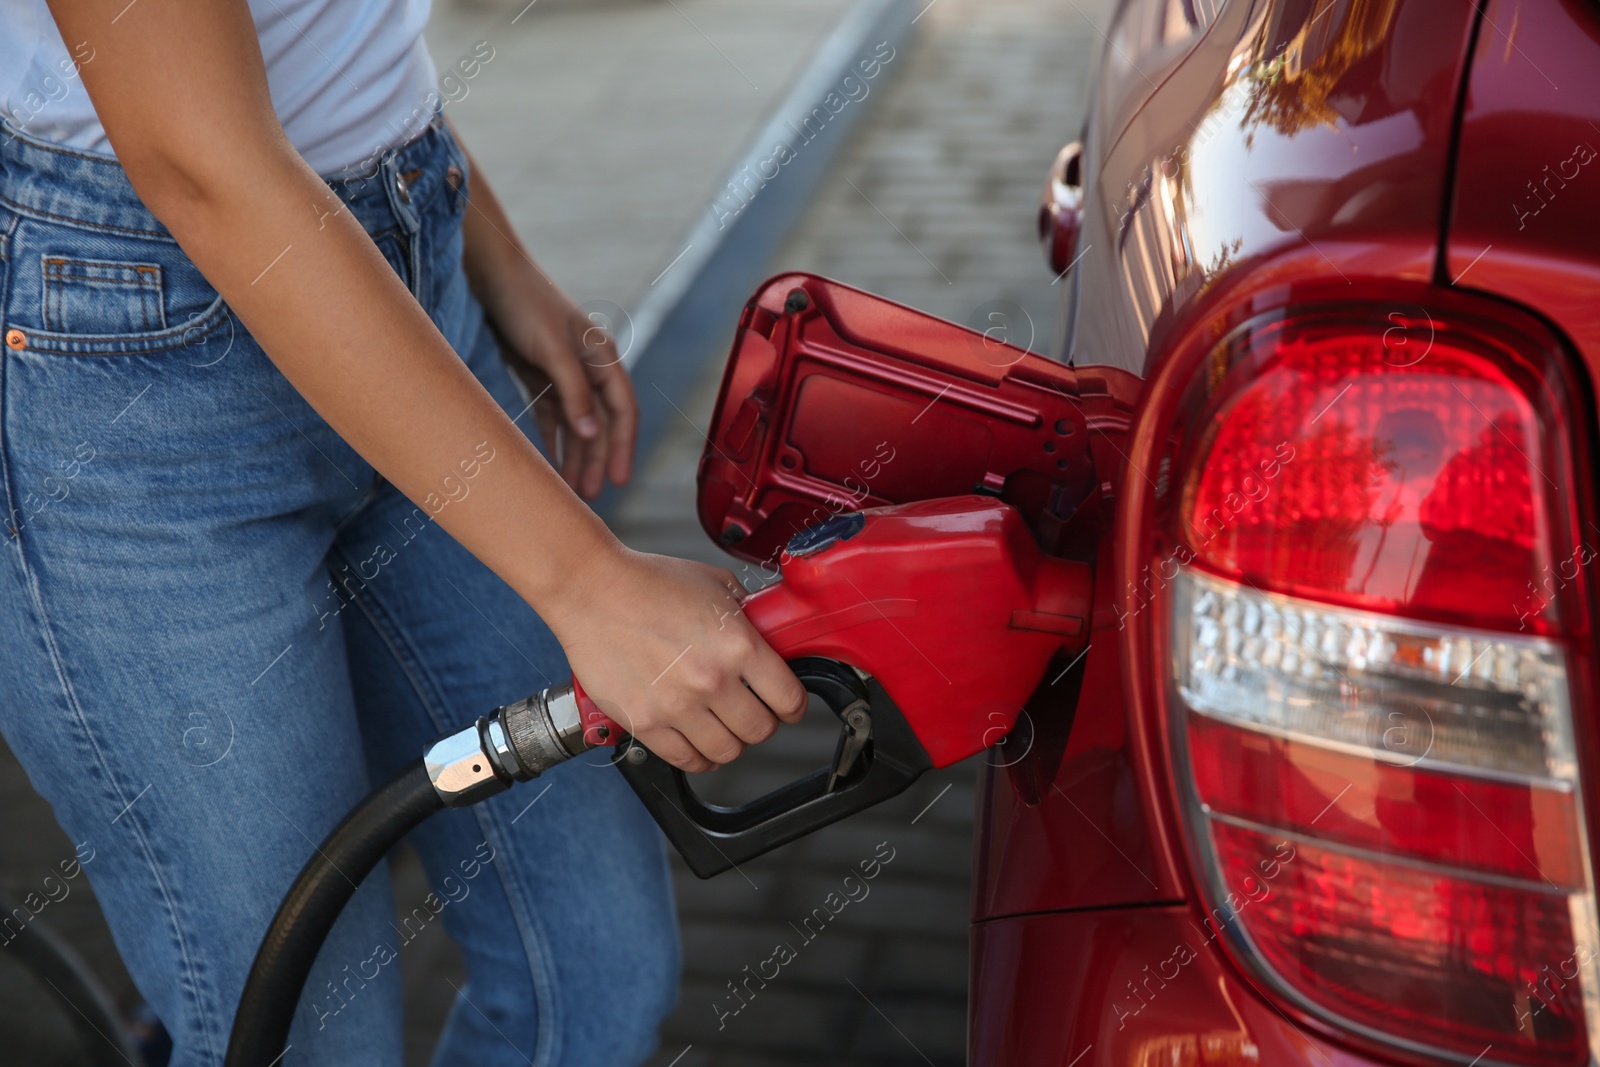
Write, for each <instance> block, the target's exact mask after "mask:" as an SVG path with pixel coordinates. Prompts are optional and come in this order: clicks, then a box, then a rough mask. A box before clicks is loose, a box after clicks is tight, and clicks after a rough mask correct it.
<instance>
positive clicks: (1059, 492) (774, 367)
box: [698, 273, 1139, 565]
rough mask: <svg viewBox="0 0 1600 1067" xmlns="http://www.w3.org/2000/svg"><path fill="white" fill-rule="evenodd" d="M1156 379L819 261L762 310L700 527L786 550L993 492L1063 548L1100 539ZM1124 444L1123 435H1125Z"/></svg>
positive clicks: (753, 304) (737, 372)
mask: <svg viewBox="0 0 1600 1067" xmlns="http://www.w3.org/2000/svg"><path fill="white" fill-rule="evenodd" d="M1138 388H1139V382H1138V380H1137V379H1136V378H1134V377H1132V376H1131V375H1128V374H1126V373H1124V372H1121V371H1118V370H1115V369H1112V368H1103V367H1096V368H1091V369H1085V370H1078V369H1074V368H1072V367H1068V366H1066V365H1064V364H1061V363H1057V362H1055V361H1053V360H1049V359H1046V358H1044V357H1042V356H1038V355H1035V354H1032V353H1030V352H1027V351H1026V350H1024V349H1021V348H1016V347H1014V346H1012V345H1008V344H1005V343H1003V342H1002V341H1000V340H998V339H996V338H995V337H993V336H990V335H986V334H983V333H979V332H977V331H975V330H970V329H967V328H966V327H963V326H959V325H957V324H955V323H952V322H947V321H945V320H943V319H937V318H934V317H933V316H931V315H927V314H924V313H923V312H920V311H915V310H913V309H911V308H908V307H905V306H903V305H901V304H896V303H894V302H892V301H889V300H885V299H883V298H882V297H877V296H873V295H872V294H870V293H865V292H862V291H861V290H859V289H853V288H851V287H850V286H847V285H842V284H840V283H839V282H835V281H830V280H829V279H826V278H821V277H818V276H816V275H811V274H798V273H797V274H782V275H779V276H777V277H776V278H773V279H771V280H770V281H768V282H767V283H766V284H765V285H763V286H762V287H761V289H760V291H759V292H757V293H756V295H755V296H754V297H753V298H752V299H751V301H750V302H749V303H748V304H747V305H746V306H745V309H744V314H743V315H742V316H741V318H740V321H739V329H738V333H737V334H736V335H735V338H734V343H733V353H732V355H731V356H730V357H729V360H728V368H727V371H726V373H725V374H724V376H723V379H722V389H721V392H720V394H719V395H718V397H717V406H716V411H715V414H714V415H713V418H712V424H711V430H710V433H709V435H708V437H707V445H706V450H705V454H704V455H703V457H702V458H701V461H700V476H699V503H698V506H699V514H700V522H701V525H702V526H704V527H705V530H706V532H707V533H708V534H710V535H711V537H712V538H713V539H714V540H716V541H717V542H719V543H720V544H722V545H723V546H724V547H725V548H727V549H728V550H729V551H730V552H732V553H734V554H735V555H738V556H741V557H743V558H745V559H748V560H751V561H756V562H762V563H765V564H768V565H772V564H775V563H777V562H779V557H780V556H781V554H782V552H783V549H784V546H785V545H787V543H788V542H789V540H790V538H791V537H793V536H794V535H795V534H796V533H799V532H800V531H802V530H805V529H807V528H809V527H812V526H815V525H816V524H817V523H819V522H822V521H824V520H826V519H827V518H829V517H830V516H832V515H834V514H837V513H840V512H847V511H854V510H857V509H860V508H865V507H873V506H879V505H885V504H901V503H909V502H912V501H918V500H930V499H934V498H938V497H953V496H963V495H969V494H974V493H976V494H982V495H987V496H994V497H998V498H1000V499H1001V500H1004V501H1006V502H1007V503H1010V504H1012V505H1014V506H1015V507H1016V508H1017V509H1018V510H1019V511H1021V512H1022V514H1023V517H1024V518H1025V519H1026V520H1027V522H1028V525H1029V526H1030V528H1031V529H1032V530H1033V532H1034V535H1035V536H1036V537H1037V538H1038V541H1039V545H1040V547H1041V548H1042V549H1043V550H1044V551H1045V552H1046V553H1047V554H1049V555H1053V556H1060V555H1074V554H1077V553H1078V552H1079V551H1082V552H1087V551H1090V550H1091V547H1090V546H1092V543H1093V537H1094V530H1093V529H1091V527H1092V526H1093V523H1092V522H1090V521H1089V520H1090V519H1091V518H1092V517H1093V515H1092V513H1095V512H1097V511H1098V506H1099V503H1100V493H1101V485H1102V482H1103V481H1104V480H1105V478H1106V476H1107V472H1109V471H1110V470H1112V469H1113V462H1114V460H1115V459H1116V456H1115V453H1114V452H1112V453H1111V454H1110V455H1105V456H1097V455H1096V454H1095V452H1096V449H1097V448H1108V446H1107V444H1106V442H1105V441H1104V440H1103V436H1102V435H1101V434H1099V433H1096V432H1095V431H1096V430H1099V429H1102V428H1112V427H1114V428H1115V429H1117V430H1120V429H1121V428H1123V427H1124V426H1125V425H1126V423H1127V417H1128V412H1129V409H1130V408H1131V406H1132V403H1133V401H1134V398H1135V397H1136V396H1137V392H1138ZM1108 451H1109V449H1108Z"/></svg>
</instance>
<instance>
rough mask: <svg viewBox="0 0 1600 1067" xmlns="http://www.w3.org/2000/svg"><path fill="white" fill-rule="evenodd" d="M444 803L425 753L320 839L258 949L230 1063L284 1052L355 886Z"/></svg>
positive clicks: (263, 1061)
mask: <svg viewBox="0 0 1600 1067" xmlns="http://www.w3.org/2000/svg"><path fill="white" fill-rule="evenodd" d="M444 806H445V805H444V801H443V799H441V797H440V795H439V792H438V790H437V789H435V788H434V784H433V781H432V780H431V779H430V778H429V776H428V771H427V768H426V767H425V766H424V765H423V761H422V760H420V759H419V760H417V761H415V762H414V763H411V764H408V765H407V766H406V768H405V769H404V770H402V771H401V772H400V773H399V774H397V775H395V776H394V777H393V778H391V779H389V781H387V782H385V783H384V784H383V785H381V786H379V787H378V788H376V789H374V790H373V791H372V792H371V793H369V794H367V798H366V799H365V800H363V801H362V802H361V803H360V804H358V805H356V807H355V808H353V809H352V810H351V811H350V814H349V815H346V816H345V818H344V821H343V822H341V823H340V824H339V825H338V826H337V827H335V828H334V830H333V832H332V833H330V834H329V835H328V837H327V839H326V840H324V841H323V842H322V845H321V847H319V848H318V849H317V852H316V855H314V856H312V857H311V861H310V862H309V863H307V864H306V865H305V867H304V868H303V869H302V870H301V871H300V876H299V877H298V878H296V879H295V882H294V885H293V886H292V887H291V888H290V890H289V894H288V895H287V896H286V897H284V898H283V903H282V904H281V905H279V907H278V914H277V915H276V916H274V917H273V920H272V926H271V927H270V928H269V929H268V931H267V935H266V937H265V938H263V939H262V942H261V948H260V949H259V950H258V951H257V952H256V959H255V963H254V964H253V965H252V966H251V968H250V977H249V978H248V979H246V981H245V986H244V995H243V996H241V997H240V998H239V1010H238V1012H237V1014H236V1015H235V1017H234V1022H233V1037H232V1038H231V1039H230V1040H229V1041H228V1057H227V1059H226V1060H225V1061H224V1067H272V1065H273V1064H276V1063H278V1062H279V1061H280V1060H281V1059H282V1058H283V1054H284V1053H285V1052H286V1051H287V1048H286V1046H287V1044H288V1041H289V1028H290V1025H291V1024H292V1023H293V1021H294V1012H295V1007H296V1006H297V1005H298V1004H299V1003H300V994H301V991H302V990H304V988H305V984H306V979H307V978H309V977H310V975H311V965H312V964H313V963H315V962H316V959H317V952H318V950H319V949H321V948H322V943H323V941H325V940H327V937H328V933H329V931H331V930H332V929H333V924H334V921H335V920H336V919H338V918H339V913H340V912H341V911H343V910H344V906H345V905H346V904H348V903H349V902H350V898H351V897H352V896H354V895H355V891H356V886H358V885H360V884H361V881H362V880H363V879H364V878H366V876H367V875H368V874H370V873H371V872H372V869H373V868H374V867H376V866H377V865H378V861H380V860H382V859H383V857H384V856H385V855H387V854H388V852H389V850H390V849H391V848H393V847H394V846H395V845H396V844H398V843H399V842H400V839H401V838H403V837H405V836H406V834H408V833H410V832H411V831H412V830H413V829H414V828H415V827H416V826H418V825H419V824H420V823H422V822H423V821H424V820H426V819H427V818H428V817H429V816H430V815H433V814H434V813H435V812H439V811H442V810H444Z"/></svg>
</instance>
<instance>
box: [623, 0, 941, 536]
mask: <svg viewBox="0 0 1600 1067" xmlns="http://www.w3.org/2000/svg"><path fill="white" fill-rule="evenodd" d="M916 13H917V3H916V2H915V0H858V2H857V3H856V5H855V6H854V7H852V8H851V10H850V11H849V13H848V14H846V15H845V17H844V19H843V20H842V21H841V22H840V23H839V25H838V26H837V27H836V28H835V29H834V31H833V32H832V33H830V34H829V35H828V37H827V39H826V40H824V41H823V43H822V45H821V47H820V48H818V49H817V53H816V55H815V56H813V57H812V59H811V61H810V62H809V63H808V64H807V66H806V68H805V69H804V70H803V71H802V72H801V74H800V77H799V78H798V79H796V81H795V84H794V87H793V88H792V89H790V90H789V92H788V94H787V95H786V96H785V97H784V99H783V101H782V102H781V103H780V104H779V105H778V106H777V108H776V109H774V111H773V112H772V114H771V115H770V116H769V117H768V119H767V121H766V122H765V123H764V124H763V126H762V128H761V131H760V132H759V133H757V134H756V136H755V138H754V139H753V140H752V141H751V142H750V144H749V145H748V146H747V147H746V149H745V150H744V152H743V153H742V154H741V155H740V157H739V159H738V160H737V161H736V162H735V163H734V165H733V167H732V169H731V170H730V171H729V172H728V175H727V177H726V178H725V180H724V181H723V182H722V183H721V185H719V187H718V188H719V190H720V193H719V195H718V196H717V198H716V200H715V201H713V202H711V203H708V204H707V207H706V211H705V213H704V214H703V215H702V216H701V219H700V221H699V222H698V223H696V224H695V226H694V227H693V228H692V229H691V230H690V231H689V233H688V234H687V235H686V238H685V242H684V243H685V245H686V246H687V247H686V249H685V251H684V253H683V255H682V256H681V257H680V259H679V260H677V261H674V264H673V265H672V266H670V267H668V269H667V271H666V272H665V273H664V274H663V276H662V277H661V278H659V279H658V284H656V285H654V286H653V287H652V288H651V290H650V291H649V293H648V294H646V296H645V298H644V299H643V300H642V301H641V302H640V304H639V306H638V307H637V308H634V309H633V312H632V316H631V317H632V329H633V343H632V345H631V346H630V349H631V351H630V352H629V353H628V356H626V357H624V363H625V364H626V365H627V367H628V369H629V371H630V372H631V373H632V375H633V379H634V387H635V392H636V393H637V394H638V397H639V438H638V443H637V446H636V453H635V454H636V456H637V457H638V462H637V463H636V469H637V467H639V466H642V465H643V464H644V462H645V461H647V460H648V458H649V457H650V455H651V453H652V452H654V450H655V446H656V444H657V443H658V442H659V441H660V439H661V436H662V434H663V433H664V432H665V431H666V428H667V427H668V426H669V425H671V422H672V420H673V419H679V418H683V416H682V415H681V414H679V412H678V410H677V408H680V407H681V406H682V404H683V402H684V400H685V399H686V398H687V397H688V395H689V394H690V393H691V392H692V391H693V389H694V387H695V386H696V385H698V384H699V382H700V380H701V378H702V376H703V375H704V374H705V372H706V369H707V368H708V367H709V366H710V365H711V361H712V359H714V358H721V357H722V356H723V352H722V348H721V346H722V345H723V343H724V340H725V338H726V337H727V335H728V334H729V333H730V332H731V331H732V329H733V327H734V326H735V324H736V323H737V322H738V318H739V313H740V312H741V311H742V310H743V308H744V305H745V301H747V300H748V299H749V298H750V294H751V293H752V292H754V291H755V289H756V286H757V285H759V284H760V282H761V280H762V279H763V278H764V277H766V273H765V271H766V268H767V264H768V262H769V261H770V260H771V258H772V257H773V256H774V255H775V254H776V253H777V251H778V249H779V248H780V247H781V246H782V244H783V242H784V240H785V239H786V238H787V237H788V235H789V232H790V230H791V229H792V228H793V227H794V224H795V223H796V222H797V221H798V220H799V218H800V215H801V213H802V212H803V211H804V210H805V208H806V207H807V206H808V205H809V204H810V203H811V199H812V194H813V193H815V191H816V188H817V186H818V184H819V183H820V182H821V180H822V178H823V176H824V175H826V174H827V172H828V170H829V167H830V165H831V164H832V163H833V160H834V159H835V158H836V157H837V155H838V153H839V149H840V148H842V147H843V146H844V144H845V142H846V141H847V140H849V137H850V133H851V132H852V131H853V130H854V128H855V126H856V124H857V123H858V122H860V121H861V118H862V117H863V116H864V115H865V114H866V111H867V107H866V104H867V102H868V101H870V100H872V99H873V92H874V90H876V91H877V92H880V93H881V92H882V86H883V84H884V83H883V80H882V78H883V75H884V74H886V73H889V72H892V71H894V70H895V69H896V66H895V64H894V62H893V61H894V60H895V59H899V60H900V62H901V63H902V64H903V63H904V58H903V52H904V46H905V45H906V43H907V41H908V40H909V39H910V36H911V30H912V23H913V22H914V21H915V19H916V17H917V14H916ZM884 46H887V48H890V49H893V52H891V53H889V61H888V62H881V63H880V66H879V68H878V73H877V75H876V76H875V77H873V78H871V79H868V78H865V77H864V76H863V70H864V69H870V68H862V67H860V66H859V64H861V63H862V62H867V63H868V64H871V63H872V62H873V61H874V60H879V61H881V60H882V59H883V53H882V52H880V51H879V49H880V48H882V47H884ZM846 78H853V79H854V81H853V84H854V85H855V86H856V87H857V88H856V89H851V88H850V87H849V86H846V85H845V84H844V83H845V79H846ZM863 85H865V92H861V88H862V87H863ZM858 92H861V95H859V96H857V95H856V93H858ZM830 95H831V96H832V103H834V104H838V105H839V106H838V109H837V110H834V109H833V108H832V107H830V106H828V105H827V104H825V103H824V102H825V101H827V100H828V98H829V97H830ZM858 100H859V101H860V102H859V103H857V102H856V101H858ZM841 101H842V103H841ZM626 494H627V489H621V490H619V489H617V488H615V487H609V488H608V489H607V490H606V492H605V493H604V494H602V496H601V497H600V498H599V499H598V500H597V501H595V502H594V504H593V507H594V510H595V511H596V512H598V513H599V514H600V515H601V517H603V518H609V517H610V516H611V515H612V514H613V513H615V511H616V509H617V508H618V506H619V505H620V504H621V502H622V499H623V497H624V496H626Z"/></svg>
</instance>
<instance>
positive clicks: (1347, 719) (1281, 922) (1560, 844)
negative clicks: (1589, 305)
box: [1151, 307, 1600, 1067]
mask: <svg viewBox="0 0 1600 1067" xmlns="http://www.w3.org/2000/svg"><path fill="white" fill-rule="evenodd" d="M1406 325H1407V329H1406V333H1405V336H1404V337H1403V338H1400V337H1397V336H1396V333H1395V329H1394V326H1395V318H1394V316H1392V315H1390V314H1388V313H1386V311H1385V310H1384V309H1382V308H1378V307H1342V308H1322V309H1318V308H1310V309H1304V310H1297V311H1291V312H1288V313H1284V314H1280V315H1276V316H1273V317H1271V318H1269V319H1265V320H1257V321H1255V322H1252V323H1249V324H1247V325H1246V326H1244V327H1241V328H1240V329H1239V330H1237V331H1236V332H1235V333H1233V334H1232V335H1230V336H1229V337H1228V338H1227V339H1225V340H1224V341H1223V342H1222V343H1221V344H1220V345H1218V346H1217V347H1216V348H1215V349H1214V350H1212V351H1211V352H1210V353H1209V354H1208V355H1207V356H1206V357H1205V358H1204V359H1203V360H1202V361H1201V362H1200V364H1199V365H1198V369H1197V372H1196V373H1195V374H1194V376H1193V379H1192V381H1191V383H1190V385H1189V388H1188V391H1187V392H1186V393H1185V394H1184V399H1183V401H1182V402H1181V404H1180V405H1179V411H1178V412H1177V416H1176V425H1175V426H1174V432H1173V433H1172V434H1171V435H1170V436H1169V440H1171V442H1172V446H1171V450H1170V451H1169V452H1168V454H1167V458H1166V460H1165V462H1164V464H1163V467H1162V469H1161V472H1160V475H1161V480H1162V482H1163V484H1164V486H1165V488H1164V489H1160V490H1158V493H1160V494H1162V495H1163V496H1164V497H1165V501H1164V504H1162V505H1161V506H1160V507H1159V509H1158V511H1157V513H1156V515H1157V518H1158V521H1159V523H1160V525H1161V527H1162V529H1161V531H1160V532H1159V533H1158V535H1157V537H1156V540H1155V550H1156V558H1155V559H1154V560H1153V561H1152V565H1151V573H1152V574H1153V575H1156V576H1157V577H1156V581H1157V582H1158V583H1159V586H1160V588H1159V590H1154V591H1153V592H1154V594H1155V596H1154V598H1155V600H1156V603H1157V604H1158V605H1159V610H1158V611H1157V612H1156V613H1155V614H1156V619H1155V624H1154V626H1153V627H1152V630H1153V631H1154V632H1155V636H1156V638H1157V641H1158V646H1157V647H1165V648H1166V650H1167V654H1166V655H1165V656H1164V657H1163V661H1164V663H1165V664H1166V671H1165V673H1166V676H1167V677H1166V694H1165V701H1164V703H1165V708H1166V717H1167V725H1168V728H1169V730H1170V733H1169V742H1170V750H1171V753H1172V758H1173V761H1174V770H1175V772H1176V773H1175V775H1174V778H1175V782H1176V787H1177V788H1178V790H1179V791H1180V794H1181V795H1180V800H1181V807H1182V808H1183V810H1184V812H1185V817H1186V820H1187V829H1188V831H1189V838H1190V846H1191V849H1192V853H1193V858H1194V861H1195V864H1196V867H1197V868H1198V870H1199V871H1200V873H1201V877H1200V879H1199V881H1200V888H1201V891H1202V895H1203V896H1204V897H1205V898H1206V907H1207V916H1206V926H1207V928H1208V931H1207V932H1208V935H1209V936H1213V937H1218V938H1220V939H1221V940H1222V942H1223V943H1224V944H1225V945H1226V946H1227V948H1228V950H1229V951H1230V952H1231V953H1232V954H1233V955H1234V956H1235V957H1236V959H1238V961H1239V962H1240V963H1241V965H1242V966H1243V967H1244V968H1245V969H1246V971H1247V972H1249V973H1252V974H1253V975H1255V976H1257V977H1258V978H1259V979H1260V980H1261V986H1262V988H1263V989H1264V991H1266V992H1267V994H1268V995H1269V996H1271V997H1272V998H1274V999H1275V1000H1277V1001H1278V1002H1279V1003H1280V1004H1282V1005H1284V1006H1285V1007H1290V1008H1292V1009H1294V1010H1296V1011H1298V1012H1300V1013H1301V1014H1302V1015H1304V1016H1306V1017H1308V1018H1311V1019H1314V1020H1316V1021H1318V1022H1319V1023H1320V1024H1323V1025H1325V1026H1327V1027H1329V1028H1331V1029H1333V1030H1334V1031H1335V1032H1343V1033H1345V1034H1349V1035H1351V1036H1352V1037H1354V1038H1355V1039H1357V1040H1361V1041H1375V1042H1382V1043H1384V1044H1388V1045H1392V1046H1398V1047H1400V1048H1403V1049H1406V1050H1409V1051H1410V1052H1412V1053H1417V1054H1423V1055H1426V1056H1429V1057H1433V1058H1435V1059H1443V1060H1444V1061H1446V1062H1459V1063H1462V1064H1468V1063H1472V1064H1479V1065H1484V1067H1486V1065H1489V1064H1519V1065H1521V1064H1528V1065H1532V1064H1540V1065H1543V1064H1563V1065H1565V1064H1572V1065H1579V1064H1587V1063H1589V1062H1590V1061H1591V1043H1593V1042H1594V1041H1595V1035H1596V1033H1597V1022H1600V1013H1597V1005H1600V944H1597V940H1596V939H1597V936H1600V931H1597V919H1596V913H1595V894H1594V887H1593V876H1592V873H1591V864H1590V858H1589V847H1588V838H1587V833H1586V829H1585V812H1584V802H1583V797H1584V782H1583V775H1582V771H1581V764H1582V763H1583V762H1584V761H1583V760H1582V759H1580V745H1579V741H1578V738H1579V737H1581V736H1588V735H1587V734H1586V733H1585V732H1584V730H1583V729H1581V728H1580V727H1582V726H1583V725H1584V724H1581V723H1578V722H1575V719H1574V705H1575V703H1576V699H1577V698H1576V697H1575V695H1574V694H1575V693H1578V692H1583V691H1585V690H1584V689H1583V687H1582V686H1581V685H1580V684H1579V682H1578V680H1577V673H1578V671H1579V670H1580V668H1583V667H1584V666H1585V664H1586V663H1587V661H1588V658H1589V657H1591V654H1592V653H1591V650H1590V649H1589V648H1588V647H1587V646H1586V642H1587V641H1588V640H1589V639H1590V635H1589V632H1588V624H1587V618H1588V615H1587V609H1586V603H1587V601H1586V599H1585V594H1584V589H1585V588H1586V585H1587V581H1588V579H1587V575H1586V574H1585V573H1584V571H1583V567H1582V564H1584V563H1587V562H1588V559H1587V555H1588V553H1587V550H1586V549H1584V548H1582V546H1581V545H1580V544H1579V538H1578V537H1577V533H1576V529H1575V519H1574V517H1573V516H1574V514H1575V510H1576V509H1575V502H1574V500H1573V499H1572V493H1573V484H1574V483H1573V481H1572V470H1573V464H1572V462H1571V456H1572V453H1571V447H1572V446H1571V444H1570V441H1569V440H1568V437H1567V434H1568V428H1567V423H1568V421H1569V417H1568V416H1567V415H1566V413H1565V411H1564V409H1565V407H1566V401H1565V398H1564V396H1563V393H1562V391H1561V386H1560V381H1561V379H1560V374H1559V365H1558V363H1557V362H1556V361H1555V359H1554V358H1553V356H1554V353H1553V350H1552V349H1551V348H1549V347H1546V348H1543V349H1541V347H1540V343H1539V342H1533V341H1529V340H1527V339H1526V338H1524V337H1522V336H1521V335H1520V334H1518V333H1516V332H1514V331H1512V330H1511V329H1509V328H1507V327H1506V326H1504V325H1503V324H1502V323H1500V322H1499V320H1497V319H1494V318H1484V319H1481V320H1480V319H1479V318H1475V317H1472V316H1470V315H1463V316H1452V317H1451V318H1450V319H1449V321H1443V320H1441V319H1439V318H1437V317H1431V316H1430V317H1429V318H1428V320H1427V322H1426V325H1425V326H1423V325H1422V324H1420V323H1415V322H1408V323H1407V324H1406ZM1423 341H1426V342H1427V344H1426V345H1424V344H1423V343H1422V342H1423ZM1552 344H1553V342H1552ZM1555 575H1560V576H1561V579H1560V580H1559V581H1551V580H1550V579H1551V578H1552V576H1555ZM1597 1047H1600V1046H1597Z"/></svg>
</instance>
